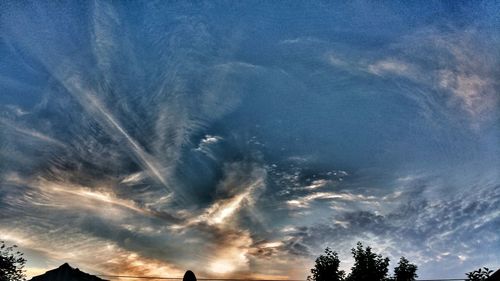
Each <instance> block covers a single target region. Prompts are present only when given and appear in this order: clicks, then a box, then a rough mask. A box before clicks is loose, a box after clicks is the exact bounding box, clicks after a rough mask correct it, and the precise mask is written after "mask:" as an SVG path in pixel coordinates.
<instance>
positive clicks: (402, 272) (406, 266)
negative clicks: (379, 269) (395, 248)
mask: <svg viewBox="0 0 500 281" xmlns="http://www.w3.org/2000/svg"><path fill="white" fill-rule="evenodd" d="M417 268H418V267H417V266H416V265H414V264H411V263H410V262H409V261H408V260H407V259H406V258H405V257H401V259H400V260H399V263H398V266H396V267H395V268H394V281H414V280H415V279H416V278H417V277H418V275H417Z"/></svg>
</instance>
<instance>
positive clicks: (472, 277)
mask: <svg viewBox="0 0 500 281" xmlns="http://www.w3.org/2000/svg"><path fill="white" fill-rule="evenodd" d="M492 272H493V270H491V269H489V268H487V267H483V268H479V269H477V270H474V271H471V272H469V273H465V275H467V279H466V280H467V281H484V280H487V279H488V277H490V274H491V273H492Z"/></svg>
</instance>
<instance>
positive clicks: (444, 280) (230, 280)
mask: <svg viewBox="0 0 500 281" xmlns="http://www.w3.org/2000/svg"><path fill="white" fill-rule="evenodd" d="M96 276H99V277H105V278H128V279H161V280H182V279H183V278H181V277H165V276H131V275H102V274H97V275H96ZM197 280H207V281H305V280H304V279H247V278H197ZM464 280H466V279H464V278H440V279H416V281H464Z"/></svg>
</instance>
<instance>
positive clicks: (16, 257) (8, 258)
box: [0, 241, 26, 281]
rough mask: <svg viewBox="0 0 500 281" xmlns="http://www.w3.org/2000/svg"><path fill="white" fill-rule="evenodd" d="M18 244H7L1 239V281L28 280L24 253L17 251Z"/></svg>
mask: <svg viewBox="0 0 500 281" xmlns="http://www.w3.org/2000/svg"><path fill="white" fill-rule="evenodd" d="M16 248H17V246H16V245H13V246H11V247H9V246H6V245H5V242H4V241H0V281H22V280H26V276H25V274H24V264H25V263H26V260H25V259H24V258H23V253H21V252H19V251H16Z"/></svg>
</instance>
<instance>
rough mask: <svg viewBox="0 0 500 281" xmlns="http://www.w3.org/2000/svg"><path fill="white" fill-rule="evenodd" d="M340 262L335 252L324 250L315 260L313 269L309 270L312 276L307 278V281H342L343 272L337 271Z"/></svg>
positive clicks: (328, 249)
mask: <svg viewBox="0 0 500 281" xmlns="http://www.w3.org/2000/svg"><path fill="white" fill-rule="evenodd" d="M339 265H340V260H339V257H338V255H337V253H336V252H333V251H332V250H330V248H326V249H325V254H324V255H320V256H319V257H318V258H317V259H316V263H315V265H314V268H312V269H311V273H312V276H307V280H308V281H310V280H313V281H342V280H344V271H343V270H339Z"/></svg>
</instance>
